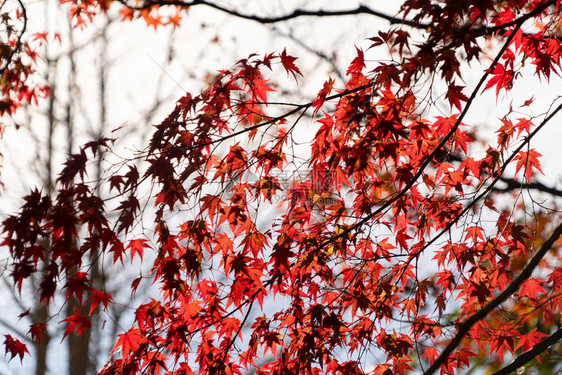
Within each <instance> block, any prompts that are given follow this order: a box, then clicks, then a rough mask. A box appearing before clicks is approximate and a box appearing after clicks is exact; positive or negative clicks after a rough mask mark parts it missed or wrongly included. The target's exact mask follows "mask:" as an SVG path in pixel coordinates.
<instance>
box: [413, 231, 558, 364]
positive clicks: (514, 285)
mask: <svg viewBox="0 0 562 375" xmlns="http://www.w3.org/2000/svg"><path fill="white" fill-rule="evenodd" d="M560 236H562V223H560V224H558V226H557V227H556V229H554V231H553V232H552V234H551V235H550V237H548V239H547V240H546V241H545V242H544V243H543V244H542V246H541V248H540V249H539V251H538V252H537V253H536V254H535V256H533V258H532V259H531V261H530V262H529V264H528V265H527V266H526V267H525V268H524V269H523V271H521V273H520V274H519V276H517V278H516V279H515V280H513V281H512V282H511V284H509V285H508V286H507V288H506V289H505V290H504V291H503V292H501V293H500V294H499V295H498V296H497V297H496V298H494V299H493V300H492V301H490V303H489V304H487V305H486V306H484V307H483V308H482V309H480V310H479V311H478V312H477V313H475V314H473V315H472V316H471V317H470V318H468V319H467V320H466V321H465V322H464V323H462V324H461V325H460V326H459V330H458V332H457V334H456V335H455V337H453V339H452V340H451V342H450V343H449V345H447V347H446V348H445V349H444V350H443V352H441V354H440V355H439V357H438V358H437V359H436V360H435V362H433V364H432V365H431V366H430V367H429V368H428V369H427V371H425V372H424V373H423V375H430V374H433V373H434V372H435V371H437V369H438V368H439V367H441V365H443V364H444V363H445V361H446V360H447V359H448V358H449V355H451V353H452V352H453V350H455V349H456V348H457V346H458V345H459V344H460V342H461V340H462V339H463V338H464V337H465V336H466V335H467V334H468V332H469V331H470V329H471V328H472V326H473V325H474V324H476V323H477V322H479V321H481V320H482V319H484V318H485V317H486V315H488V314H489V313H490V312H491V311H492V310H494V309H495V308H496V307H498V306H499V305H500V304H502V303H503V302H504V301H505V300H506V299H508V298H509V297H510V296H511V295H512V294H513V293H515V292H516V291H517V289H519V286H521V284H522V283H523V281H525V280H527V279H528V278H529V277H530V276H531V274H532V273H533V271H534V270H535V268H536V267H537V265H538V264H539V262H540V261H541V260H542V258H543V257H544V256H545V255H546V253H547V252H548V251H549V250H550V249H551V248H552V246H553V245H554V243H555V242H556V240H558V238H560Z"/></svg>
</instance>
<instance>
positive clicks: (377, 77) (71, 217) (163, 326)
mask: <svg viewBox="0 0 562 375" xmlns="http://www.w3.org/2000/svg"><path fill="white" fill-rule="evenodd" d="M402 10H403V14H404V17H407V16H409V15H411V14H414V16H413V19H412V20H411V23H412V24H417V25H422V24H424V23H427V24H429V25H431V26H429V27H428V29H427V31H426V33H427V35H426V37H425V39H424V41H423V42H421V43H420V42H415V41H414V40H415V39H414V38H413V37H411V36H410V34H409V33H408V32H407V31H404V30H403V29H393V30H390V31H388V32H379V34H378V35H377V36H374V37H373V38H371V41H372V42H373V45H372V48H375V47H378V46H382V45H385V46H388V47H389V48H390V49H391V51H393V53H394V56H395V58H396V60H393V61H392V62H380V63H377V64H376V65H375V66H370V67H368V66H367V65H368V64H367V63H366V61H365V53H364V51H362V50H360V49H357V55H356V57H355V59H354V60H353V61H352V63H351V65H350V66H349V69H348V70H347V76H348V81H347V83H346V86H345V88H343V89H341V90H335V93H332V91H334V84H335V82H334V81H333V80H331V79H330V80H328V81H327V82H326V83H325V84H324V87H323V88H322V89H321V90H320V92H319V93H318V95H317V97H316V98H315V100H314V101H311V102H309V103H305V104H302V105H295V106H293V109H291V110H290V111H288V112H277V113H275V114H268V113H266V112H267V111H266V109H270V110H271V111H274V109H271V107H274V105H273V104H272V103H268V96H269V95H271V93H272V92H273V91H274V89H273V87H272V86H271V84H270V83H269V81H268V80H267V79H266V78H265V76H266V74H267V71H268V70H272V69H274V68H276V67H281V68H282V69H283V70H284V71H285V72H286V74H287V76H292V77H293V78H295V79H297V78H298V77H299V76H300V75H301V72H300V71H299V69H298V67H297V66H296V65H295V58H294V57H292V56H290V55H288V54H287V53H286V51H283V52H282V53H279V54H269V55H266V56H264V57H262V58H259V57H256V56H252V57H250V58H248V59H245V60H241V61H239V62H238V63H237V64H236V66H235V67H234V68H233V69H231V70H225V71H221V72H220V75H219V76H218V77H217V79H216V81H215V82H214V83H213V84H212V85H211V86H210V87H209V88H208V89H207V90H205V91H204V92H203V93H201V94H200V95H198V96H192V95H190V94H187V95H186V96H184V97H183V98H181V99H180V100H179V101H178V102H177V105H176V107H175V109H174V110H173V112H172V113H171V114H170V115H169V116H168V117H167V118H166V119H165V120H164V121H163V122H162V123H161V124H160V125H158V126H157V127H156V131H155V132H154V135H153V137H152V139H151V142H150V145H149V146H148V148H147V154H146V162H147V165H148V167H147V169H146V171H145V172H144V174H143V175H142V177H141V175H140V173H139V172H138V170H137V167H135V164H133V163H130V164H129V165H128V171H127V173H124V174H114V175H112V176H111V177H109V179H108V180H107V181H105V182H107V183H108V185H109V187H110V189H111V190H112V192H113V193H115V196H116V197H119V199H120V202H119V204H118V205H117V208H116V209H115V211H116V212H117V214H118V218H117V220H116V222H111V221H110V220H109V219H108V217H109V215H108V213H107V212H106V210H105V207H104V202H103V201H102V200H101V199H99V198H97V197H96V196H95V195H93V194H92V189H93V188H94V187H93V186H91V185H90V184H89V183H87V182H86V181H85V177H86V175H87V167H88V164H87V162H88V160H89V158H90V155H95V153H96V152H97V151H98V148H99V147H108V142H109V140H105V139H102V140H99V141H96V142H91V143H89V144H87V145H85V146H84V147H83V148H82V149H81V151H80V152H79V153H77V154H75V155H72V156H71V157H70V158H69V160H68V161H67V163H66V165H65V168H64V170H63V171H62V172H61V174H60V177H59V181H58V182H59V186H60V189H59V191H58V195H57V196H56V197H55V199H54V200H52V201H51V200H50V199H49V198H47V197H46V196H42V195H41V193H39V192H37V191H35V192H33V193H31V194H29V195H28V196H27V197H26V203H25V204H24V205H23V207H22V209H21V211H20V212H19V214H18V215H17V216H12V217H10V218H8V219H7V220H5V222H4V223H3V230H4V242H3V244H4V245H6V246H8V247H9V248H10V252H11V270H12V277H13V279H14V282H15V284H16V285H17V286H18V287H19V288H21V286H22V283H23V282H24V281H25V279H27V278H28V277H29V276H30V275H32V274H35V273H40V276H39V277H41V278H42V283H41V287H40V295H41V299H42V300H43V301H45V303H48V302H49V301H50V300H51V299H52V298H53V296H54V293H55V292H56V291H57V290H58V289H62V290H64V291H65V292H66V296H67V298H69V297H70V296H73V297H75V298H76V299H77V301H78V302H79V303H80V304H81V305H88V306H89V307H90V310H89V314H90V315H91V314H92V313H93V312H94V311H95V308H96V307H97V306H99V305H103V306H104V307H105V308H106V309H107V306H108V304H109V303H111V300H112V298H111V296H110V295H108V294H107V293H105V292H103V291H96V290H94V289H93V288H92V286H91V282H90V278H89V275H88V267H86V266H87V262H88V261H89V258H90V257H92V256H94V254H100V253H104V254H112V256H113V260H114V263H122V262H123V258H124V257H126V256H129V257H131V258H132V257H134V256H135V255H138V256H139V258H140V259H141V260H142V259H143V255H144V251H145V250H146V249H149V248H151V249H154V252H155V256H154V259H155V260H154V263H153V265H152V269H151V272H150V274H151V275H152V277H153V278H154V282H155V283H156V284H157V285H159V286H160V291H161V295H160V298H159V299H153V300H151V301H149V302H147V303H145V304H142V305H141V306H139V307H138V308H137V309H136V312H135V321H134V324H133V326H132V327H131V328H130V329H129V330H128V331H126V332H124V333H122V334H121V335H120V336H119V338H118V340H117V343H116V345H115V348H114V351H113V354H114V355H113V357H112V359H111V361H110V362H109V363H108V364H107V365H106V367H105V368H104V369H103V370H102V371H101V374H106V375H109V374H136V373H160V371H166V373H169V374H191V373H195V372H198V373H202V374H241V373H242V372H243V371H244V370H247V369H250V368H257V373H259V374H266V373H275V374H298V373H303V374H304V373H306V374H319V373H332V374H363V373H366V372H372V373H373V374H379V375H388V374H404V373H406V372H407V371H408V370H410V369H412V367H411V366H413V365H415V363H414V362H413V360H414V359H416V358H417V359H418V360H419V361H420V362H419V363H421V364H422V365H423V364H424V363H426V362H423V361H426V360H427V363H426V364H429V365H430V367H429V369H428V370H427V373H433V372H434V371H436V370H439V369H440V370H441V372H442V373H455V372H456V371H457V369H459V368H466V367H467V366H469V361H470V358H471V357H473V356H476V355H477V351H479V352H478V353H479V354H480V353H481V352H483V353H485V355H490V356H493V355H495V356H497V357H499V358H500V359H503V358H504V354H505V351H506V350H507V351H509V352H510V353H515V352H521V351H527V350H528V349H530V348H531V347H533V345H534V344H535V343H537V342H538V341H540V340H541V338H542V337H544V336H545V335H547V334H548V332H546V333H544V332H538V331H535V330H529V329H528V326H527V321H526V320H525V319H524V316H525V312H524V309H522V310H521V313H520V314H518V312H517V311H518V310H517V309H516V308H514V309H513V310H512V311H511V314H510V315H509V316H508V315H507V314H503V315H502V314H501V313H500V312H499V311H500V310H499V309H498V310H494V311H495V312H494V313H492V314H491V316H492V317H493V320H492V319H479V320H478V321H476V322H475V323H471V325H469V326H467V325H466V322H471V319H472V317H473V316H475V314H477V313H479V312H480V311H482V309H483V308H486V306H489V304H490V303H492V301H493V300H494V298H495V296H497V295H498V294H499V293H501V292H502V291H503V290H505V289H506V288H508V286H510V285H514V284H513V283H514V280H515V276H516V273H515V272H516V271H517V270H518V269H522V268H524V267H525V266H523V267H519V268H515V267H513V265H514V262H516V261H517V262H521V259H527V258H528V257H529V249H530V248H531V247H532V243H533V237H532V236H531V232H530V231H529V230H528V229H526V227H524V226H522V225H519V224H518V223H516V222H515V219H514V218H513V217H512V216H511V215H510V213H509V212H507V211H502V210H500V209H498V208H496V207H495V205H494V200H493V198H492V197H490V193H491V191H492V188H493V186H494V184H496V182H497V179H498V178H499V177H500V176H501V175H502V174H503V173H504V172H505V170H506V168H507V167H508V166H509V165H514V167H515V169H516V173H519V171H523V173H524V177H525V178H526V180H527V181H530V180H531V178H532V176H533V173H534V172H535V171H539V172H540V164H539V162H538V157H539V156H540V154H539V153H538V152H537V151H535V150H533V149H529V148H528V147H526V146H528V143H529V142H530V139H531V138H532V135H533V134H534V132H531V129H532V128H533V127H534V124H533V121H532V119H517V124H516V125H513V123H514V121H513V120H512V119H510V118H509V116H506V117H505V118H504V119H503V120H502V127H501V128H500V129H499V130H498V145H497V147H492V146H490V147H489V149H488V150H487V151H486V152H485V154H484V155H483V156H481V157H474V156H471V155H470V153H469V144H470V143H471V142H472V137H471V135H470V134H469V130H464V129H467V127H468V125H466V124H463V122H462V121H463V118H464V116H465V113H466V111H467V110H468V108H470V104H471V101H472V98H473V97H474V95H476V93H477V92H479V91H480V89H481V88H482V87H483V88H485V89H491V88H494V87H495V89H496V95H497V96H499V94H500V93H501V92H503V91H504V90H508V89H510V88H511V86H512V85H513V84H514V80H515V79H516V77H517V71H516V70H517V67H516V65H515V64H514V61H516V59H529V60H530V61H531V64H534V65H535V66H536V67H537V70H536V71H537V74H538V75H539V76H541V77H544V78H547V79H548V78H549V76H550V73H551V72H553V71H554V72H556V67H557V66H558V65H559V63H560V61H559V60H560V57H559V52H558V51H559V50H560V41H559V40H558V39H557V38H551V37H550V35H549V33H548V32H549V30H550V29H551V28H552V27H553V25H551V24H550V23H548V22H546V21H547V19H551V17H549V15H548V14H549V12H550V11H554V10H555V11H558V8H557V4H556V2H555V1H546V2H545V1H534V2H531V3H528V2H522V1H502V2H497V1H492V0H488V1H464V2H459V1H452V2H433V1H430V0H415V1H414V0H407V1H406V2H405V3H404V5H403V8H402ZM539 18H541V20H542V22H543V23H541V24H540V25H542V26H541V29H540V30H538V31H537V32H536V33H534V34H529V33H523V32H522V31H521V28H522V26H523V25H524V23H525V22H526V21H528V20H530V21H532V20H535V19H539ZM493 35H496V36H497V37H498V39H499V40H500V41H501V42H503V48H502V49H501V51H500V52H499V54H498V55H497V57H496V58H495V59H493V62H492V63H491V65H490V66H489V68H488V69H487V71H486V72H485V73H484V75H483V78H482V80H481V82H480V84H479V86H478V87H476V88H475V89H474V90H473V91H472V92H473V94H470V95H469V94H468V93H467V92H466V90H465V88H464V87H462V86H460V85H458V84H457V81H460V79H461V78H462V77H461V61H459V56H460V54H461V52H462V53H464V55H465V58H464V60H465V61H469V62H470V61H471V60H472V59H475V58H479V57H480V56H481V55H482V50H481V47H480V41H481V39H482V38H484V37H491V36H493ZM428 76H430V77H433V78H434V80H440V81H442V83H444V84H445V85H446V86H445V87H447V89H446V92H444V93H443V97H444V99H445V100H447V101H448V103H449V105H450V108H451V111H452V113H451V114H450V115H442V116H437V117H431V118H425V117H424V116H422V115H421V114H420V110H419V108H420V106H422V105H423V96H422V97H420V96H419V92H422V90H420V89H421V88H423V87H424V86H423V85H424V83H425V82H428V81H431V80H428V79H427V77H428ZM486 82H487V83H486ZM484 84H486V85H485V86H484ZM330 106H333V108H332V107H330ZM309 110H310V112H312V113H313V114H314V116H317V115H318V114H319V113H322V116H320V117H319V118H317V119H316V118H315V124H316V127H317V129H316V134H315V135H314V137H313V139H312V140H311V142H310V150H309V155H308V156H307V157H308V159H307V163H306V169H307V171H308V172H307V173H306V176H304V177H303V178H300V179H294V180H293V181H287V180H288V179H287V178H283V177H281V176H282V175H283V173H286V171H287V170H288V169H289V168H290V167H291V164H294V163H295V161H294V160H291V159H290V158H289V157H288V150H292V149H293V147H295V143H296V142H294V141H293V136H294V132H295V131H296V130H295V129H296V126H297V124H298V122H299V120H300V118H301V116H302V115H303V114H304V113H305V112H306V111H309ZM453 112H454V113H453ZM546 121H547V120H545V122H546ZM543 123H544V122H543ZM289 124H292V125H290V126H289ZM540 126H542V124H541V125H539V127H540ZM468 129H470V127H468ZM513 140H518V142H513ZM510 144H516V146H510ZM252 176H253V177H252ZM250 177H252V178H250ZM254 177H255V178H254ZM142 181H148V182H149V183H150V185H151V191H152V192H153V193H154V196H153V200H154V204H155V210H156V212H155V215H154V233H155V234H154V237H153V238H151V237H149V236H148V235H146V236H143V237H139V236H134V235H131V233H132V232H133V231H132V228H133V226H134V224H135V222H136V221H137V220H139V217H140V215H141V213H140V203H139V198H138V194H139V189H140V186H141V182H142ZM277 198H279V199H277ZM275 210H277V211H276V212H278V214H277V216H275V220H274V221H273V224H271V225H265V224H264V220H266V221H272V220H273V219H272V215H275V214H274V213H272V212H274V211H275ZM177 212H183V213H185V212H193V214H192V215H191V216H190V217H189V218H186V219H184V220H182V221H181V222H179V223H177V225H174V224H171V223H173V222H174V220H173V219H172V218H171V216H172V217H175V216H176V215H175V214H176V213H177ZM170 213H171V214H170ZM483 214H485V215H492V216H493V217H494V218H495V219H496V222H495V225H493V226H490V225H484V224H483V223H482V222H481V221H480V220H479V219H478V217H479V216H481V215H483ZM263 215H266V216H265V217H264V216H263ZM471 221H473V222H471ZM465 222H471V224H464V223H465ZM125 236H129V237H134V238H128V239H126V240H125V238H126V237H125ZM431 258H432V259H431ZM39 264H42V266H41V267H39ZM422 264H431V266H432V267H433V268H432V269H431V270H430V272H427V271H425V270H424V269H423V268H425V266H422ZM559 281H560V267H557V268H556V269H555V270H551V272H550V273H549V274H548V276H547V277H541V276H539V275H536V276H533V277H529V278H527V279H526V280H525V281H524V282H522V283H520V284H517V285H515V290H516V292H515V293H513V294H512V295H511V296H510V298H511V300H513V301H516V303H515V304H514V306H531V307H532V308H533V309H535V310H536V311H540V312H541V313H542V314H544V315H545V316H548V317H549V318H550V319H551V320H552V319H555V317H556V316H559V313H560V308H561V307H562V299H561V298H560V295H561V290H560V288H561V284H560V282H559ZM139 282H140V279H137V280H135V281H134V282H133V284H132V286H131V287H132V292H133V293H134V291H135V290H136V288H137V287H138V286H139ZM59 284H63V286H62V287H59ZM86 292H88V295H89V296H90V297H89V298H88V299H87V300H85V301H84V299H85V298H83V296H84V295H85V294H86ZM455 299H456V300H458V301H459V302H458V306H459V311H458V314H457V317H456V318H455V321H454V322H453V324H449V322H448V321H447V320H448V314H449V313H451V311H450V307H449V306H448V305H449V303H450V302H451V301H452V300H455ZM545 299H546V300H548V301H549V303H544V301H545ZM273 300H275V302H273V303H272V301H273ZM513 301H512V302H513ZM257 310H259V311H260V313H259V314H256V311H257ZM82 311H85V310H82ZM65 322H67V323H68V326H67V329H66V331H65V336H66V335H68V334H69V333H70V332H72V331H74V330H76V331H77V333H80V332H81V331H83V330H84V329H87V328H88V327H89V320H88V317H87V316H82V315H80V310H75V314H74V315H73V316H71V317H68V318H67V319H65ZM455 327H460V328H459V332H462V331H461V329H464V330H465V331H466V332H464V333H462V335H461V337H460V338H464V339H465V340H463V341H462V342H460V343H459V344H457V345H454V346H453V347H452V349H451V350H450V351H449V352H447V349H445V350H444V351H443V348H445V347H446V346H447V345H448V344H449V343H450V342H451V343H452V342H454V341H455V340H450V339H449V338H450V337H451V336H450V335H451V333H452V334H453V335H454V334H455V332H456V331H455ZM459 340H460V339H459ZM5 344H6V348H7V351H8V352H9V353H11V355H12V356H15V355H19V356H23V353H24V352H25V347H23V346H22V345H23V344H21V343H20V342H19V341H15V340H13V339H11V338H8V337H7V339H6V342H5ZM119 352H120V354H119ZM443 352H445V353H446V354H443Z"/></svg>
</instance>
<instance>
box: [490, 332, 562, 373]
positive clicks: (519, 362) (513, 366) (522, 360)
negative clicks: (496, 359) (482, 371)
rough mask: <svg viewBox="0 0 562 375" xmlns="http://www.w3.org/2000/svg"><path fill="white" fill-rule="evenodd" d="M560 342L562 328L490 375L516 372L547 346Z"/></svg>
mask: <svg viewBox="0 0 562 375" xmlns="http://www.w3.org/2000/svg"><path fill="white" fill-rule="evenodd" d="M560 340H562V328H559V329H558V331H556V332H554V333H553V334H552V335H550V336H548V337H546V338H545V339H544V340H542V341H541V342H539V343H537V344H536V345H535V346H533V347H532V348H531V350H528V351H526V352H525V353H523V354H521V355H520V356H519V357H517V358H515V359H514V360H513V362H511V363H510V364H509V365H507V366H506V367H504V368H502V369H501V370H500V371H497V372H495V373H493V374H492V375H509V374H511V373H512V372H513V371H515V370H517V369H518V368H519V367H522V366H523V365H525V364H526V363H527V362H530V361H531V360H532V359H533V358H535V357H536V356H537V355H539V354H541V353H542V352H544V351H546V350H547V349H548V347H549V346H551V345H553V344H555V343H556V342H558V341H560Z"/></svg>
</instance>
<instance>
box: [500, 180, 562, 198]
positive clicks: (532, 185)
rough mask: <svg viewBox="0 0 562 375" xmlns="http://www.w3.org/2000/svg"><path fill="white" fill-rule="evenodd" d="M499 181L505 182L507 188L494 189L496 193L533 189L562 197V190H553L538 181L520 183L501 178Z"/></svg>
mask: <svg viewBox="0 0 562 375" xmlns="http://www.w3.org/2000/svg"><path fill="white" fill-rule="evenodd" d="M499 181H501V182H503V183H504V184H506V185H507V186H506V187H502V188H500V187H494V191H499V192H508V191H512V190H520V189H533V190H538V191H542V192H544V193H548V194H551V195H554V196H557V197H562V190H558V189H556V188H553V187H551V186H546V185H545V184H543V183H542V182H538V181H533V182H529V183H526V182H519V181H516V180H513V179H511V178H507V177H500V178H499Z"/></svg>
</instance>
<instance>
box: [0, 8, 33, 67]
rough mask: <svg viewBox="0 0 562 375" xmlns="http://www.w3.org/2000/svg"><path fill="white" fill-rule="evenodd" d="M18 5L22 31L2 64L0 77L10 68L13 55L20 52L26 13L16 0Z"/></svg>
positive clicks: (25, 28) (25, 26) (25, 24)
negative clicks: (21, 19)
mask: <svg viewBox="0 0 562 375" xmlns="http://www.w3.org/2000/svg"><path fill="white" fill-rule="evenodd" d="M18 3H19V5H20V7H21V14H22V18H23V26H22V29H21V31H20V33H19V34H18V39H17V40H16V45H15V46H14V48H13V49H12V51H11V52H10V55H9V56H8V57H7V58H6V63H5V64H4V66H3V67H2V68H0V76H3V75H4V72H5V71H6V69H8V66H10V63H11V62H12V59H13V58H14V56H15V54H16V53H18V52H19V51H20V48H21V39H22V38H23V34H25V31H26V30H27V11H26V9H25V5H23V2H22V1H21V0H18Z"/></svg>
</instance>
